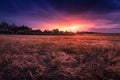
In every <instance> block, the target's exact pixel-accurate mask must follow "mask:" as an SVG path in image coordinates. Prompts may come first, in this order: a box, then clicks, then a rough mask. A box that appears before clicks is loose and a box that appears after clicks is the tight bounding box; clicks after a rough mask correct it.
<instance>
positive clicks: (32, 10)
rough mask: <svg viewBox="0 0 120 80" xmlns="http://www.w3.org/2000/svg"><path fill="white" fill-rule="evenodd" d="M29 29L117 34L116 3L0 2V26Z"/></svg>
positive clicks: (119, 12)
mask: <svg viewBox="0 0 120 80" xmlns="http://www.w3.org/2000/svg"><path fill="white" fill-rule="evenodd" d="M2 21H5V22H8V23H11V24H13V23H14V24H16V25H27V26H29V27H31V28H33V29H41V30H44V29H48V30H52V29H60V30H63V31H66V30H67V31H92V32H106V33H120V0H0V22H2Z"/></svg>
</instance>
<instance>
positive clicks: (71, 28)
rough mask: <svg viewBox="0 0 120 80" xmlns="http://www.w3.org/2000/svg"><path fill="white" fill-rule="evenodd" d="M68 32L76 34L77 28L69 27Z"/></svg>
mask: <svg viewBox="0 0 120 80" xmlns="http://www.w3.org/2000/svg"><path fill="white" fill-rule="evenodd" d="M68 30H69V31H72V32H76V31H77V30H78V27H77V26H69V27H68Z"/></svg>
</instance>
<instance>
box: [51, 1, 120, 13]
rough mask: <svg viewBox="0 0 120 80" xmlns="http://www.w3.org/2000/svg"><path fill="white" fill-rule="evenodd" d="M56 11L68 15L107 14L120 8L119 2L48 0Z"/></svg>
mask: <svg viewBox="0 0 120 80" xmlns="http://www.w3.org/2000/svg"><path fill="white" fill-rule="evenodd" d="M49 1H50V3H51V5H52V6H53V7H54V8H56V9H57V10H61V11H66V12H69V13H81V12H85V11H92V12H100V13H101V12H109V11H113V10H117V9H119V8H120V1H119V0H49Z"/></svg>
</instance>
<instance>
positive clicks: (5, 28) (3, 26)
mask: <svg viewBox="0 0 120 80" xmlns="http://www.w3.org/2000/svg"><path fill="white" fill-rule="evenodd" d="M86 33H87V34H94V33H93V32H76V33H73V32H70V31H60V30H59V29H53V30H44V31H42V30H41V29H38V30H33V29H32V28H30V27H28V26H25V25H22V26H17V25H15V24H9V23H7V22H0V34H23V35H74V34H86Z"/></svg>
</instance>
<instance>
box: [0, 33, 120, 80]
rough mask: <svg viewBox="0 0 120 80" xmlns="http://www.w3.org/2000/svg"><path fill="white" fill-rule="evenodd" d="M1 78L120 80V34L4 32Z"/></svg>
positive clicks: (0, 41) (0, 49)
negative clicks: (11, 33) (20, 33)
mask: <svg viewBox="0 0 120 80" xmlns="http://www.w3.org/2000/svg"><path fill="white" fill-rule="evenodd" d="M0 80H120V36H119V35H118V36H115V35H114V36H105V35H81V36H30V35H29V36H27V35H24V36H23V35H0Z"/></svg>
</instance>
